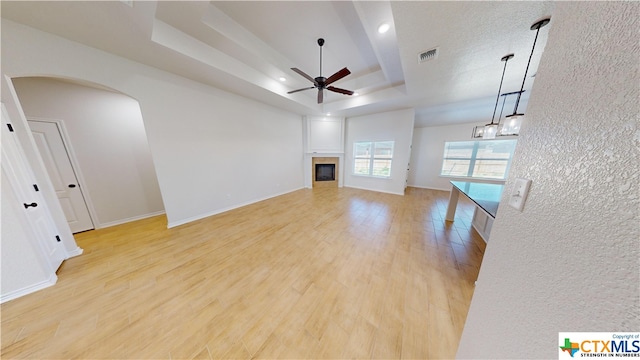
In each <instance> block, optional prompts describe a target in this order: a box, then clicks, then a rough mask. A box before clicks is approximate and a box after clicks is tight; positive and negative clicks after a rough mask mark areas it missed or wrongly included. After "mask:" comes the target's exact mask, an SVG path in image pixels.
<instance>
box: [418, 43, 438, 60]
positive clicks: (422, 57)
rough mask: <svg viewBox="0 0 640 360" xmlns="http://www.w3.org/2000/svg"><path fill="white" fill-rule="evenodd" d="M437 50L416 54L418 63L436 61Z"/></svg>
mask: <svg viewBox="0 0 640 360" xmlns="http://www.w3.org/2000/svg"><path fill="white" fill-rule="evenodd" d="M438 49H439V48H437V47H436V48H433V49H430V50H425V51H421V52H419V53H418V63H419V64H421V63H424V62H427V61H429V60H433V59H437V58H438Z"/></svg>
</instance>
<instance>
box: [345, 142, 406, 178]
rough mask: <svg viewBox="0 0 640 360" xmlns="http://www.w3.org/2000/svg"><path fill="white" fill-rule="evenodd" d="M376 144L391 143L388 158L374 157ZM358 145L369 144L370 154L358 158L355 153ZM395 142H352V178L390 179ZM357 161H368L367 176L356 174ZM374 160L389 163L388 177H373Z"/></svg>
mask: <svg viewBox="0 0 640 360" xmlns="http://www.w3.org/2000/svg"><path fill="white" fill-rule="evenodd" d="M378 143H391V155H390V157H380V156H378V157H376V155H375V153H376V144H378ZM358 144H369V146H370V149H371V151H370V154H369V155H367V156H362V155H360V156H358V152H357V150H356V149H357V146H358ZM395 146H396V144H395V141H394V140H379V141H373V140H365V141H354V142H353V167H352V168H351V170H352V174H353V175H354V176H363V177H371V178H378V179H391V169H392V165H393V155H394V152H395ZM358 160H368V161H369V166H368V173H367V174H362V173H358V172H356V162H357V161H358ZM376 160H384V161H388V162H389V175H388V176H385V175H374V173H373V172H374V166H373V165H374V163H375V161H376Z"/></svg>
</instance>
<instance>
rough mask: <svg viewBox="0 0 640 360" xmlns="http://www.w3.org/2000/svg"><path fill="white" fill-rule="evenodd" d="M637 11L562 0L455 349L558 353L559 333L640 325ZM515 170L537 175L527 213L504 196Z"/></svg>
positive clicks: (467, 353) (638, 6)
mask: <svg viewBox="0 0 640 360" xmlns="http://www.w3.org/2000/svg"><path fill="white" fill-rule="evenodd" d="M639 15H640V3H638V2H631V3H629V2H627V3H622V2H617V3H609V2H607V3H605V2H566V3H558V4H557V8H556V10H555V12H554V14H553V17H552V21H551V26H550V27H547V28H544V29H543V31H550V34H549V40H548V42H547V46H546V49H545V53H544V54H543V57H542V60H541V64H540V68H539V69H538V73H537V76H536V85H535V87H534V89H533V92H532V95H531V100H530V102H529V106H528V109H527V118H526V119H525V123H524V124H523V129H522V133H521V136H520V139H519V141H518V147H517V149H516V156H515V159H514V162H513V166H512V169H511V172H510V176H509V180H508V181H507V184H506V190H505V194H504V196H503V198H502V202H501V205H500V214H499V216H498V218H497V219H496V222H495V224H494V227H493V230H492V234H491V240H490V242H489V244H488V247H487V250H486V253H485V259H484V262H483V264H482V268H481V271H480V275H479V278H478V283H477V287H476V292H475V294H474V298H473V301H472V304H471V309H470V311H469V315H468V317H467V323H466V326H465V329H464V332H463V336H462V339H461V343H460V347H459V349H458V357H459V358H556V357H557V354H558V346H559V343H558V332H560V331H638V330H639V329H640V310H639V309H640V297H639V294H640V285H639V284H640V267H639V258H640V254H639V247H640V230H639V229H640V217H639V214H638V213H639V211H638V209H639V195H640V194H639V192H640V190H639V185H638V184H639V180H640V179H639V175H638V173H639V166H638V162H639V160H638V159H639V158H640V127H639V126H638V115H639V114H640V111H639V110H640V109H639V105H638V101H639V100H638V99H639V95H640V92H639V86H640V81H639V74H638V68H639V66H640V50H639V44H640V42H639V35H638V29H639V28H640V22H639V20H638V19H640V16H639ZM523 26H529V24H523ZM531 35H532V37H533V36H534V33H533V32H532V34H531ZM516 177H525V178H529V179H532V180H533V184H532V187H531V190H530V193H529V198H528V199H527V202H526V204H525V207H524V211H523V212H522V213H520V212H518V211H516V210H515V209H512V208H510V207H508V205H507V200H508V199H507V196H508V194H509V193H510V192H511V189H512V188H513V183H514V179H515V178H516Z"/></svg>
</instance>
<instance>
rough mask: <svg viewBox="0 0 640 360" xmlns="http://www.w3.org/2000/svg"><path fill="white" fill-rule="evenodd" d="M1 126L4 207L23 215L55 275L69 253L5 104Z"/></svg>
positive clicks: (27, 226)
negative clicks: (29, 165) (12, 128)
mask: <svg viewBox="0 0 640 360" xmlns="http://www.w3.org/2000/svg"><path fill="white" fill-rule="evenodd" d="M2 123H3V125H2V126H3V129H2V191H3V195H4V196H3V199H2V206H3V207H4V206H5V205H6V206H11V207H12V210H13V209H15V210H14V213H15V214H23V215H24V216H23V217H22V216H21V217H20V219H21V221H23V222H24V225H25V227H24V228H25V229H30V232H31V234H29V235H30V237H31V236H32V237H34V238H35V239H36V240H37V246H38V247H39V248H40V249H41V253H42V254H43V256H44V258H45V260H46V262H47V263H48V264H49V265H50V267H51V270H52V271H54V272H55V271H56V270H57V269H58V267H59V266H60V264H62V261H63V260H64V259H65V255H66V253H65V251H64V247H63V245H62V243H61V241H60V236H59V235H58V234H59V232H58V229H57V227H56V226H55V224H54V221H53V219H51V216H50V214H49V209H48V207H47V205H46V202H45V201H44V197H43V196H42V194H41V193H40V192H39V191H37V190H36V188H35V187H34V184H35V183H36V182H35V176H34V175H33V173H32V172H31V169H30V168H29V167H28V166H27V165H26V164H27V160H26V156H25V155H24V153H23V152H22V148H21V147H20V144H19V142H18V139H17V138H16V136H15V133H13V131H12V130H9V127H7V124H9V125H10V124H11V121H10V120H9V117H8V115H7V113H6V110H5V107H4V104H3V105H2ZM5 197H6V199H5ZM4 250H5V249H4V248H3V251H4Z"/></svg>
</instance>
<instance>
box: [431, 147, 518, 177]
mask: <svg viewBox="0 0 640 360" xmlns="http://www.w3.org/2000/svg"><path fill="white" fill-rule="evenodd" d="M515 147H516V140H493V141H453V142H445V143H444V156H443V159H442V170H441V171H440V175H442V176H451V177H473V178H486V179H506V177H507V173H508V171H509V165H510V164H511V158H512V157H513V150H514V149H515Z"/></svg>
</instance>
